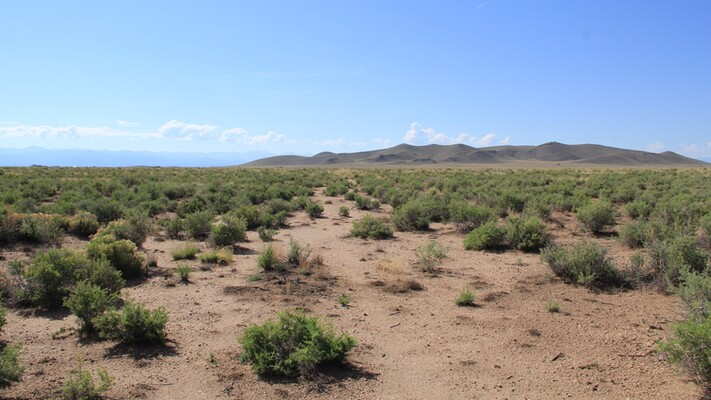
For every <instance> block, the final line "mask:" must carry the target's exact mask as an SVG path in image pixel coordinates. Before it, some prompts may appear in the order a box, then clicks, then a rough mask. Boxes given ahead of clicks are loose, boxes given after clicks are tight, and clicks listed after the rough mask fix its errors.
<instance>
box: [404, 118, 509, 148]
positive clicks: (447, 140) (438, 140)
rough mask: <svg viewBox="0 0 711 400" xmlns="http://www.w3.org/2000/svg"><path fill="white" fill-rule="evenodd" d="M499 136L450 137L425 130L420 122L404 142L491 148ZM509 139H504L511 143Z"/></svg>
mask: <svg viewBox="0 0 711 400" xmlns="http://www.w3.org/2000/svg"><path fill="white" fill-rule="evenodd" d="M497 137H498V135H496V134H495V133H489V134H486V135H484V136H482V137H478V136H473V135H470V134H468V133H460V134H459V135H457V136H449V135H447V134H445V133H442V132H437V131H436V130H435V129H434V128H423V127H422V125H420V124H419V123H418V122H413V123H411V124H410V129H408V130H407V132H405V136H404V137H403V138H402V140H403V141H404V142H405V143H409V144H457V143H465V144H470V145H474V146H489V145H491V144H492V143H494V142H495V141H496V138H497ZM509 140H510V139H509V138H508V137H507V138H505V139H503V141H504V142H505V143H503V144H508V143H509Z"/></svg>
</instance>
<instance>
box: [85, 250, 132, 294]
mask: <svg viewBox="0 0 711 400" xmlns="http://www.w3.org/2000/svg"><path fill="white" fill-rule="evenodd" d="M76 280H77V281H83V280H85V281H88V282H90V283H93V284H94V285H97V286H99V287H100V288H102V289H105V290H106V292H107V293H109V294H112V293H119V292H120V291H121V289H123V287H124V285H125V284H126V281H124V279H123V278H122V277H121V271H119V270H117V269H116V268H114V267H113V266H112V265H111V262H109V260H108V259H106V257H101V258H98V259H95V260H89V261H88V262H87V263H86V264H85V265H84V267H83V268H81V269H79V270H78V271H77V274H76Z"/></svg>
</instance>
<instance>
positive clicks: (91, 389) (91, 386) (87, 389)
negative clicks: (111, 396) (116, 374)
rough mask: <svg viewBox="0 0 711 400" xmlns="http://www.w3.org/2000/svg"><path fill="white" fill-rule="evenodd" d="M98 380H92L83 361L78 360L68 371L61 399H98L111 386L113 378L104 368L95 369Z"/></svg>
mask: <svg viewBox="0 0 711 400" xmlns="http://www.w3.org/2000/svg"><path fill="white" fill-rule="evenodd" d="M96 374H97V376H98V377H99V382H98V383H97V382H95V381H94V377H93V376H92V375H91V372H89V371H87V370H86V369H84V363H83V362H82V361H81V360H80V361H79V365H77V367H76V368H75V369H73V370H72V371H71V372H70V373H69V379H68V380H67V383H65V384H64V388H62V399H63V400H98V399H100V398H101V394H102V393H103V392H105V391H107V390H109V389H110V388H111V386H113V384H114V378H113V377H111V376H110V375H109V374H108V372H106V370H103V369H98V370H97V371H96Z"/></svg>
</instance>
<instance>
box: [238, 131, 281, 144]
mask: <svg viewBox="0 0 711 400" xmlns="http://www.w3.org/2000/svg"><path fill="white" fill-rule="evenodd" d="M285 141H286V136H284V135H282V134H281V133H276V132H274V131H269V132H267V133H265V134H264V135H256V136H250V135H247V134H245V135H244V136H243V137H242V142H243V143H245V144H261V143H274V142H285Z"/></svg>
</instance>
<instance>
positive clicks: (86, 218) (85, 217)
mask: <svg viewBox="0 0 711 400" xmlns="http://www.w3.org/2000/svg"><path fill="white" fill-rule="evenodd" d="M97 230H99V220H98V219H97V218H96V215H94V214H92V213H90V212H87V211H80V212H79V213H77V214H76V215H74V216H73V217H72V218H71V219H70V221H69V232H70V233H73V234H75V235H77V236H79V237H84V238H87V237H89V236H91V235H93V234H95V233H96V231H97Z"/></svg>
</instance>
